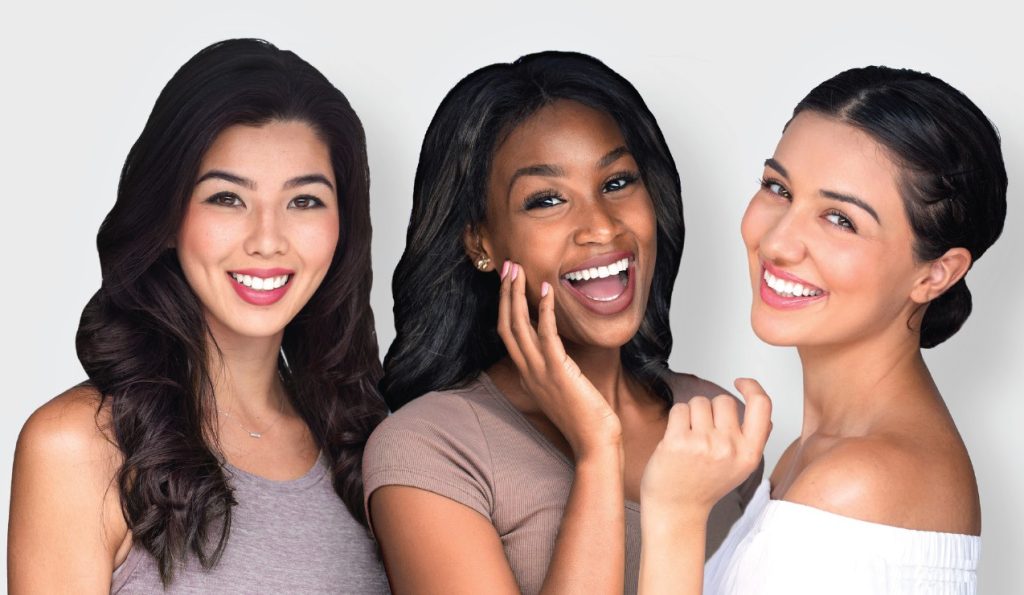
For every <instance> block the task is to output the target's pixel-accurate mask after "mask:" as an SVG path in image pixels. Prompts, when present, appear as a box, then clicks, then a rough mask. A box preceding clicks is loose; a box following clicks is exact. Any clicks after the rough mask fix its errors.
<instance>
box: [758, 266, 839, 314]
mask: <svg viewBox="0 0 1024 595" xmlns="http://www.w3.org/2000/svg"><path fill="white" fill-rule="evenodd" d="M765 271H768V272H769V273H771V274H772V275H774V276H775V277H778V278H779V279H785V280H786V281H792V282H793V283H799V284H801V285H803V286H804V287H813V288H815V289H817V287H816V286H815V285H814V284H813V283H809V282H807V281H804V280H803V279H801V278H800V277H797V276H796V275H792V274H790V273H787V272H785V271H783V270H781V269H778V268H775V267H774V266H772V264H771V263H769V262H762V263H761V283H760V295H761V301H762V302H764V303H765V304H767V305H769V306H771V307H772V308H776V309H779V310H795V309H798V308H803V307H804V306H807V305H809V304H812V303H814V302H816V301H818V300H821V299H823V298H824V297H825V296H826V295H828V292H827V291H824V290H821V294H820V295H814V296H806V297H783V296H781V295H779V294H777V293H775V291H774V290H772V288H771V287H768V282H767V281H765V279H764V272H765Z"/></svg>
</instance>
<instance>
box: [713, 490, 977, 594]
mask: <svg viewBox="0 0 1024 595" xmlns="http://www.w3.org/2000/svg"><path fill="white" fill-rule="evenodd" d="M770 491H771V487H770V485H769V483H768V480H765V481H763V482H762V483H761V485H760V486H759V487H758V488H757V492H756V493H755V494H754V498H753V499H752V500H751V501H750V504H749V505H748V506H747V510H746V512H745V513H744V514H743V516H742V517H741V518H740V520H739V521H737V522H736V524H735V525H733V527H732V530H731V531H730V532H729V536H728V537H726V539H725V542H723V543H722V546H721V547H720V548H719V549H718V551H716V552H715V554H714V555H713V556H712V557H711V559H709V560H708V562H707V565H706V566H705V571H704V595H783V594H785V595H812V594H813V595H823V594H829V595H845V594H851V595H852V594H858V595H863V594H870V595H874V594H886V595H896V594H899V595H903V594H913V595H925V594H927V595H973V594H974V593H976V591H977V572H976V570H977V567H978V554H979V552H980V549H981V539H980V538H979V537H976V536H973V535H959V534H955V533H937V532H933V531H914V530H911V529H902V528H900V527H893V526H891V525H882V524H878V523H869V522H867V521H861V520H857V519H853V518H850V517H846V516H842V515H838V514H834V513H831V512H826V511H824V510H821V509H818V508H814V507H811V506H805V505H802V504H795V503H793V502H785V501H782V500H772V499H771V498H770Z"/></svg>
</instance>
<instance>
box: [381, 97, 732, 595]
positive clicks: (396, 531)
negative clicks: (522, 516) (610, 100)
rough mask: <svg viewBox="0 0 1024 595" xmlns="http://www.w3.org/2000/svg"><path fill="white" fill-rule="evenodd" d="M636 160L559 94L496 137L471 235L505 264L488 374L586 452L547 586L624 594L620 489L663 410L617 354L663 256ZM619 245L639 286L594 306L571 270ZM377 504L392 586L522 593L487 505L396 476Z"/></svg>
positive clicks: (562, 446)
mask: <svg viewBox="0 0 1024 595" xmlns="http://www.w3.org/2000/svg"><path fill="white" fill-rule="evenodd" d="M637 171H638V167H637V165H636V162H635V161H634V159H633V157H632V155H630V154H629V152H628V151H626V150H625V141H624V140H623V138H622V133H621V132H620V131H619V129H618V126H617V125H616V123H615V121H614V120H613V119H612V118H610V117H609V116H607V115H606V114H604V113H602V112H599V111H596V110H593V109H591V108H589V107H586V106H583V105H581V104H578V103H575V102H571V101H564V100H563V101H556V102H555V103H553V104H551V105H549V106H546V107H544V108H542V109H540V110H538V111H537V113H535V114H534V115H533V116H532V117H531V118H529V119H528V120H527V121H525V122H524V123H522V124H521V125H520V126H519V127H517V128H516V129H515V130H513V131H512V132H511V134H510V135H509V137H508V139H507V140H506V141H505V142H504V143H503V144H502V145H501V146H499V147H498V149H497V151H496V153H495V157H494V160H493V164H492V172H491V178H490V180H489V193H488V197H487V200H488V203H487V204H488V210H487V220H486V222H485V223H483V224H481V225H480V226H478V227H477V228H470V229H467V230H466V234H465V236H464V241H465V245H466V253H467V257H468V258H469V259H470V261H472V262H476V261H477V260H478V259H479V258H480V257H481V256H484V255H486V256H488V257H489V258H490V259H491V261H492V262H493V263H495V264H494V265H493V266H494V267H495V268H497V267H501V270H496V272H497V273H498V274H501V275H502V283H501V297H500V303H499V317H498V321H497V326H498V332H499V334H500V335H501V337H502V339H503V341H504V343H505V345H506V347H507V348H508V352H509V355H508V357H506V358H504V359H502V360H501V361H499V362H497V363H496V364H495V365H494V366H492V367H491V368H490V369H488V370H487V374H488V375H489V376H490V377H491V378H492V379H493V380H494V382H495V384H496V385H497V386H498V387H499V388H500V389H501V390H502V391H503V392H504V393H505V395H506V396H507V397H508V398H509V400H510V401H511V402H512V404H513V405H514V406H515V407H516V408H517V409H519V410H520V411H521V412H522V413H523V414H524V415H525V416H526V418H527V419H528V420H529V421H530V422H531V423H532V424H533V425H534V426H535V427H536V428H537V429H538V430H539V431H540V432H541V433H542V434H543V435H544V436H545V438H547V439H548V441H550V443H551V444H552V445H553V446H555V447H556V448H558V449H559V450H561V451H562V452H563V453H565V454H566V455H567V456H568V457H569V458H570V460H574V461H575V469H576V474H575V477H574V481H573V486H572V489H571V492H570V495H569V499H568V502H567V503H566V509H565V515H564V517H563V519H562V524H561V527H560V529H559V532H558V537H557V539H556V542H555V550H554V555H553V557H552V560H551V562H550V564H549V567H548V572H547V575H546V577H545V580H544V584H543V587H542V592H544V593H586V594H587V595H596V594H600V593H615V594H621V593H622V591H623V582H624V578H623V575H624V558H625V549H624V548H625V545H624V540H625V511H624V503H625V500H626V499H630V500H636V499H638V498H639V495H640V477H641V474H642V472H643V469H644V466H645V465H646V463H647V460H648V458H650V456H651V453H652V452H653V451H654V448H655V446H656V444H657V441H658V439H659V438H660V436H661V435H662V434H663V432H664V428H665V424H666V422H667V416H666V412H665V408H664V405H663V404H662V402H661V401H660V400H658V399H656V398H655V397H654V396H653V395H650V394H648V393H647V392H646V390H645V389H644V388H643V387H642V386H641V385H640V384H639V383H638V382H636V381H635V380H634V379H633V378H631V377H630V376H629V374H628V373H627V372H626V371H625V369H624V368H623V367H622V365H621V359H620V350H621V347H622V345H624V344H625V343H626V342H628V341H629V339H630V338H631V337H632V336H633V335H634V334H635V333H636V332H637V329H638V328H639V325H640V322H641V321H642V319H643V315H644V310H645V307H646V302H647V295H648V292H649V289H650V283H651V276H652V274H653V270H654V261H655V258H656V229H655V219H654V209H653V205H652V203H651V199H650V196H649V195H648V194H647V190H646V188H645V187H644V185H643V181H642V180H641V179H640V178H639V175H638V173H637ZM623 251H624V252H630V253H632V254H633V255H634V256H635V265H636V268H635V270H634V271H632V272H631V274H634V275H636V294H635V296H634V299H633V301H632V303H631V304H630V305H629V306H628V307H626V308H625V309H624V310H622V311H621V312H618V313H616V314H612V315H603V314H597V313H595V312H593V311H591V310H589V309H587V308H586V307H584V306H583V305H582V304H581V303H580V302H579V301H578V299H577V298H576V297H573V296H572V295H571V294H570V293H569V292H570V291H571V290H570V289H568V288H566V287H564V286H563V284H562V282H561V281H560V279H561V276H562V275H563V274H565V273H567V272H569V271H571V270H574V268H576V267H577V266H578V265H579V263H581V262H583V261H585V260H587V259H589V258H592V257H594V256H597V255H602V254H609V253H615V252H623ZM532 313H533V314H532ZM531 314H532V315H531ZM534 321H536V322H534ZM688 389H689V390H687V391H686V393H687V394H684V395H682V397H683V398H684V399H685V398H686V397H688V396H690V395H691V394H697V393H700V392H707V391H713V393H714V394H717V393H719V392H721V389H718V388H717V387H715V386H714V385H712V384H710V383H707V382H704V381H701V380H699V379H696V378H692V386H690V387H688ZM370 504H371V510H370V513H371V517H372V519H373V526H374V530H375V533H376V535H377V538H378V540H379V542H380V544H381V548H382V551H383V554H384V562H385V566H386V568H387V571H388V576H389V579H390V581H391V586H392V589H393V591H394V592H395V593H397V594H402V593H445V594H450V593H480V592H481V591H482V590H484V591H486V592H487V593H495V594H502V593H519V588H518V586H517V585H516V583H515V580H514V577H513V575H512V571H511V569H510V568H509V564H508V560H507V559H506V558H505V554H504V551H503V549H502V545H501V540H500V538H499V536H498V535H497V533H496V532H495V529H494V527H493V526H492V525H491V524H490V522H489V520H488V519H486V518H484V517H483V516H481V515H480V514H479V513H477V512H476V511H474V510H472V509H470V508H468V507H466V506H463V505H461V504H458V503H456V502H453V501H451V500H448V499H446V498H444V497H442V496H439V495H436V494H432V493H429V492H426V491H423V490H419V489H416V488H411V487H401V486H387V487H383V488H380V489H378V490H376V491H375V492H374V493H373V494H372V496H371V499H370ZM410 527H414V529H410ZM412 536H415V537H414V538H413V537H412ZM452 560H459V561H460V564H458V565H455V564H452V563H451V561H452Z"/></svg>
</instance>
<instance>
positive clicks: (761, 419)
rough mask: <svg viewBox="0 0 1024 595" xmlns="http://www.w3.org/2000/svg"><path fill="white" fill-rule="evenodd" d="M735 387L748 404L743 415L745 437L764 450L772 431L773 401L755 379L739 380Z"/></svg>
mask: <svg viewBox="0 0 1024 595" xmlns="http://www.w3.org/2000/svg"><path fill="white" fill-rule="evenodd" d="M734 385H735V386H736V390H738V391H740V394H742V395H743V399H744V400H745V401H746V402H747V409H746V412H745V413H744V415H743V429H742V431H743V436H744V437H745V438H746V439H747V440H748V441H749V442H750V444H752V445H754V446H757V447H758V448H761V449H763V448H764V445H765V444H766V443H767V442H768V434H770V433H771V430H772V400H771V399H770V398H769V397H768V394H767V393H766V392H765V390H764V388H762V387H761V385H760V383H758V382H757V381H756V380H754V379H753V378H738V379H737V380H736V382H735V383H734Z"/></svg>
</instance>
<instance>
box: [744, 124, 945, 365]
mask: <svg viewBox="0 0 1024 595" xmlns="http://www.w3.org/2000/svg"><path fill="white" fill-rule="evenodd" d="M899 173H900V171H899V168H898V167H897V166H896V165H895V164H894V163H893V162H892V160H891V159H890V157H889V155H888V153H887V151H886V150H885V149H884V148H883V147H882V146H881V145H879V144H878V143H877V142H876V141H874V140H873V139H872V138H871V137H870V136H868V135H867V134H866V133H864V132H862V131H860V130H858V129H857V128H854V127H853V126H850V125H848V124H844V123H842V122H840V121H838V120H836V119H833V118H829V117H826V116H822V115H820V114H816V113H814V112H803V113H801V114H799V115H798V116H796V117H795V118H794V119H793V120H792V121H791V122H790V123H789V126H788V127H787V128H786V131H785V133H784V134H783V136H782V139H781V140H780V141H779V145H778V147H777V148H776V150H775V155H774V156H773V157H772V158H770V159H768V160H767V161H766V163H765V169H764V174H763V184H762V187H761V189H760V190H759V191H758V192H757V194H755V195H754V197H753V198H752V199H751V201H750V205H749V206H748V207H747V211H746V214H745V215H744V217H743V224H742V234H743V241H744V243H745V244H746V248H747V255H748V260H749V265H750V275H751V281H752V283H753V288H754V299H753V306H752V310H751V324H752V326H753V328H754V332H755V333H756V334H757V335H758V337H760V338H761V339H762V340H764V341H765V342H767V343H771V344H774V345H796V346H809V345H834V344H839V343H848V342H853V341H857V340H861V339H864V338H866V337H870V336H874V335H877V334H878V333H881V332H902V333H907V335H906V336H907V337H908V338H912V336H911V335H909V331H908V330H907V324H906V322H907V320H908V319H909V318H910V317H911V315H912V314H913V313H914V311H915V310H916V309H917V306H918V302H922V301H926V300H925V299H923V293H924V290H923V289H921V288H922V283H923V281H922V280H923V279H927V278H928V277H929V263H921V262H917V261H916V259H915V258H914V253H913V243H914V237H913V233H912V231H911V228H910V225H909V223H908V221H907V216H906V213H905V210H904V206H903V202H902V198H901V196H900V191H899V185H898V184H899ZM929 297H934V296H929ZM920 314H921V312H918V313H917V315H918V316H919V315H920Z"/></svg>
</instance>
